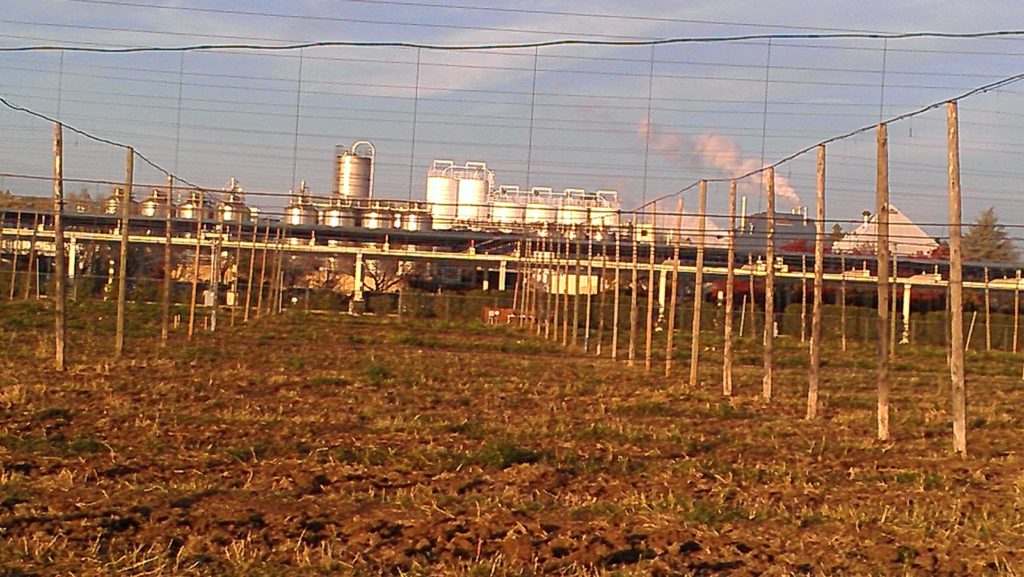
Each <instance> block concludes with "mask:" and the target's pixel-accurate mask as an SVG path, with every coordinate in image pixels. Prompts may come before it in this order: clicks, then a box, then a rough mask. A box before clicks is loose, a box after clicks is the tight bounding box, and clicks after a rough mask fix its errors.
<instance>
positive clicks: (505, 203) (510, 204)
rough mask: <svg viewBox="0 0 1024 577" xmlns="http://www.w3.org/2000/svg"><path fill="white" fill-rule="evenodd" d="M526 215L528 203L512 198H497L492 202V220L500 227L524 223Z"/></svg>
mask: <svg viewBox="0 0 1024 577" xmlns="http://www.w3.org/2000/svg"><path fill="white" fill-rule="evenodd" d="M525 217H526V205H525V204H523V203H521V202H517V201H515V200H513V199H510V198H502V199H496V200H494V201H492V202H491V221H492V222H494V223H495V224H497V225H498V226H499V227H510V228H511V227H514V226H518V225H521V224H523V220H524V219H525Z"/></svg>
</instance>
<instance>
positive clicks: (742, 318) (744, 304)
mask: <svg viewBox="0 0 1024 577" xmlns="http://www.w3.org/2000/svg"><path fill="white" fill-rule="evenodd" d="M746 320H747V295H743V301H742V302H741V303H740V336H743V325H744V323H745V322H746Z"/></svg>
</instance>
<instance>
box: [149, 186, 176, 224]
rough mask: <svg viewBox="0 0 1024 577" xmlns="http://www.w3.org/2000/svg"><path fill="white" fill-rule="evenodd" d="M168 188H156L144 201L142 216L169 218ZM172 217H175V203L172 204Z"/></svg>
mask: <svg viewBox="0 0 1024 577" xmlns="http://www.w3.org/2000/svg"><path fill="white" fill-rule="evenodd" d="M168 194H169V193H168V192H167V191H166V190H163V189H160V188H154V189H153V190H152V191H150V196H149V198H147V199H146V200H144V201H143V202H142V211H141V214H142V216H146V217H149V218H167V195H168ZM171 218H174V204H173V203H172V204H171Z"/></svg>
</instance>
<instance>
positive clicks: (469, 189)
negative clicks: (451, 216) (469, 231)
mask: <svg viewBox="0 0 1024 577" xmlns="http://www.w3.org/2000/svg"><path fill="white" fill-rule="evenodd" d="M487 188H488V187H487V178H486V177H485V176H484V175H480V176H479V177H478V176H477V175H475V174H467V175H466V177H465V178H460V179H459V197H458V198H459V200H458V203H459V204H458V207H457V209H456V215H455V218H456V219H458V220H460V221H463V222H478V221H481V220H484V219H486V218H487V193H488V190H487Z"/></svg>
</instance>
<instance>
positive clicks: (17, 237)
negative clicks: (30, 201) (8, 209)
mask: <svg viewBox="0 0 1024 577" xmlns="http://www.w3.org/2000/svg"><path fill="white" fill-rule="evenodd" d="M19 244H21V211H20V210H19V211H18V215H17V216H16V217H15V221H14V244H13V245H12V248H11V287H10V289H11V290H10V293H9V294H8V295H7V300H11V301H13V300H14V293H15V287H16V284H17V283H16V281H17V279H18V245H19Z"/></svg>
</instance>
